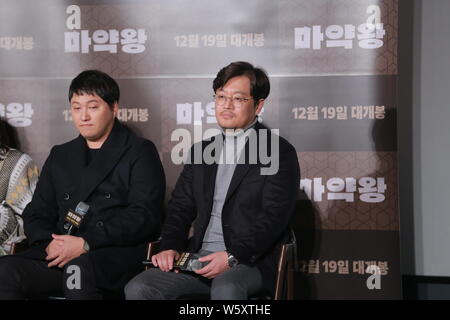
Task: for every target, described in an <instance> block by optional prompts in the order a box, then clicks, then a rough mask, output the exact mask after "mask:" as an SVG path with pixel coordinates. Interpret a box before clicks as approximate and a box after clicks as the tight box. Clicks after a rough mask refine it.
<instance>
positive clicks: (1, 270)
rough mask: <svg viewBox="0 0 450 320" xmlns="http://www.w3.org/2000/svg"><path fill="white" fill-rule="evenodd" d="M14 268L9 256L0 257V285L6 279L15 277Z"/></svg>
mask: <svg viewBox="0 0 450 320" xmlns="http://www.w3.org/2000/svg"><path fill="white" fill-rule="evenodd" d="M15 273H16V268H15V267H14V261H13V260H12V259H11V258H9V257H4V258H2V259H0V285H1V284H2V283H4V282H5V281H4V280H6V279H12V278H17V277H16V276H15V275H14V274H15Z"/></svg>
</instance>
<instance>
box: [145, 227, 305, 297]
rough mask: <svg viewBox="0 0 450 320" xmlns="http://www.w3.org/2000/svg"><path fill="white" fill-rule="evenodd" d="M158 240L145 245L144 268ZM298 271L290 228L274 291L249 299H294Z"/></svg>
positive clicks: (147, 265) (279, 263)
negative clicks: (295, 273)
mask: <svg viewBox="0 0 450 320" xmlns="http://www.w3.org/2000/svg"><path fill="white" fill-rule="evenodd" d="M159 245H160V240H157V241H153V242H150V243H149V244H148V247H147V260H146V261H144V262H143V263H144V264H145V270H147V269H148V268H150V267H151V264H149V263H148V261H150V260H151V258H152V256H153V255H154V254H156V253H158V251H159ZM296 271H298V262H297V240H296V238H295V233H294V231H293V230H292V229H291V230H290V236H289V239H288V241H287V242H286V243H285V244H283V245H282V246H281V247H280V255H279V257H278V266H277V275H276V283H275V291H274V292H275V293H274V295H273V297H270V296H269V297H268V296H266V295H258V296H256V297H251V299H252V300H253V299H258V300H259V299H273V300H293V299H294V286H295V283H294V272H296ZM192 297H194V299H195V298H200V299H203V298H204V297H203V296H200V295H198V296H197V295H195V296H189V298H192Z"/></svg>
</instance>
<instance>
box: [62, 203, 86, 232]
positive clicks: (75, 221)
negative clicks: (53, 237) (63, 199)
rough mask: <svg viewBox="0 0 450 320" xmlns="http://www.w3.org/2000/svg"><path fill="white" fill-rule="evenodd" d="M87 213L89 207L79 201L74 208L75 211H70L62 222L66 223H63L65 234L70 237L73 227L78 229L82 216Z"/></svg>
mask: <svg viewBox="0 0 450 320" xmlns="http://www.w3.org/2000/svg"><path fill="white" fill-rule="evenodd" d="M88 211H89V205H88V204H86V203H84V202H83V201H80V202H79V203H78V205H77V207H76V208H75V211H73V210H70V209H69V211H68V212H67V215H66V217H65V218H64V220H65V221H66V222H65V223H64V230H66V234H67V235H70V234H71V233H72V228H73V227H74V226H75V227H76V228H79V227H80V225H81V222H82V221H83V218H84V216H85V215H86V213H87V212H88Z"/></svg>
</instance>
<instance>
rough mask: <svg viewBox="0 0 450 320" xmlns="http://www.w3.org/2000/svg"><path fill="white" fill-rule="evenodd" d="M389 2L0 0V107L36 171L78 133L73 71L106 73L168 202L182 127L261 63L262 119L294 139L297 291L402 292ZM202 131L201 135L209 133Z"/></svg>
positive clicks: (203, 122) (393, 4)
mask: <svg viewBox="0 0 450 320" xmlns="http://www.w3.org/2000/svg"><path fill="white" fill-rule="evenodd" d="M397 9H398V3H397V0H315V1H311V0H280V1H270V0H246V1H242V0H227V1H216V0H212V1H201V0H191V1H186V0H169V1H162V0H161V1H156V0H154V1H138V0H135V1H134V0H123V1H112V0H108V1H106V0H91V1H87V0H86V1H65V0H64V1H62V0H40V1H32V0H30V1H25V0H2V1H1V2H0V116H2V117H4V118H6V119H7V121H8V122H9V123H10V124H11V125H13V126H14V127H16V128H17V130H18V133H19V137H20V139H21V144H22V149H23V151H25V152H27V153H29V154H30V155H31V156H32V158H33V159H34V160H35V161H36V163H37V164H38V165H39V166H42V164H43V162H44V161H45V159H46V157H47V156H48V154H49V151H50V149H51V147H52V146H53V145H55V144H61V143H64V142H67V141H69V140H71V139H73V138H74V137H75V136H76V135H77V132H76V130H75V129H74V127H73V124H72V123H71V117H70V108H69V102H68V98H67V95H68V87H69V84H70V81H71V79H72V78H73V77H75V76H76V75H77V74H78V73H80V72H81V71H82V70H85V69H100V70H102V71H104V72H106V73H108V74H110V75H111V76H112V77H114V78H115V79H116V80H117V81H118V83H119V85H120V88H121V99H120V107H121V110H120V112H119V116H118V117H119V119H120V120H121V121H122V122H123V123H125V124H126V125H128V126H129V127H130V128H132V129H133V130H135V131H136V132H137V133H138V134H140V135H142V136H145V137H146V138H148V139H150V140H152V141H153V142H154V143H155V144H156V146H157V148H158V150H159V152H160V156H161V159H162V161H163V164H164V168H165V173H166V177H167V188H168V189H167V198H169V197H170V193H171V191H172V190H173V187H174V185H175V182H176V179H177V178H178V175H179V173H180V172H181V169H182V166H181V165H180V164H176V163H174V162H173V160H172V158H171V152H172V151H173V148H174V147H175V146H176V145H177V143H178V142H179V141H172V140H173V138H172V133H173V132H174V130H175V129H179V128H184V129H186V130H188V131H189V132H191V133H192V135H193V140H192V142H194V141H197V140H198V139H199V138H201V135H195V134H194V128H201V130H203V131H204V130H205V129H207V128H214V127H217V123H216V121H215V118H214V101H213V97H212V95H213V94H214V92H213V90H212V80H213V79H214V77H215V75H216V73H217V72H218V71H219V70H220V69H221V68H222V67H224V66H226V65H228V64H229V63H230V62H232V61H237V60H243V61H248V62H250V63H252V64H254V65H256V66H260V67H262V68H264V69H265V70H266V71H267V72H268V74H269V77H270V79H271V85H272V89H271V94H270V96H269V98H268V99H267V101H266V103H265V107H264V111H263V113H262V117H261V118H262V121H263V122H264V123H265V124H266V125H268V126H269V127H270V128H273V129H280V135H281V136H283V137H285V138H286V139H287V140H288V141H290V142H291V143H292V144H293V145H294V146H295V148H296V150H297V152H298V156H299V161H300V168H301V180H300V181H299V198H298V206H297V208H296V209H297V211H296V213H295V217H294V220H293V222H292V226H293V228H294V230H295V232H296V235H297V240H298V265H299V270H298V272H297V273H296V277H295V281H296V288H295V294H296V298H298V299H347V298H350V299H373V298H382V299H397V298H401V282H400V281H401V280H400V279H401V278H400V266H399V260H400V257H399V254H400V253H399V218H398V192H397V186H398V182H397V152H396V151H397V145H396V141H397V137H396V107H397V105H396V104H397V88H396V81H397V29H398V28H397V17H398V12H397ZM203 131H202V132H203Z"/></svg>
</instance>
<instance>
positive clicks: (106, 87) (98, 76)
mask: <svg viewBox="0 0 450 320" xmlns="http://www.w3.org/2000/svg"><path fill="white" fill-rule="evenodd" d="M74 94H77V95H83V94H90V95H97V96H99V97H100V98H102V99H103V100H104V101H105V102H106V103H107V104H108V105H109V106H110V108H113V107H114V103H116V102H117V103H118V102H119V98H120V90H119V85H118V84H117V82H116V80H114V79H113V78H111V77H110V76H109V75H107V74H106V73H104V72H102V71H99V70H85V71H83V72H81V73H80V74H79V75H77V76H76V77H75V78H74V79H73V80H72V83H71V84H70V87H69V102H70V100H72V97H73V95H74Z"/></svg>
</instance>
